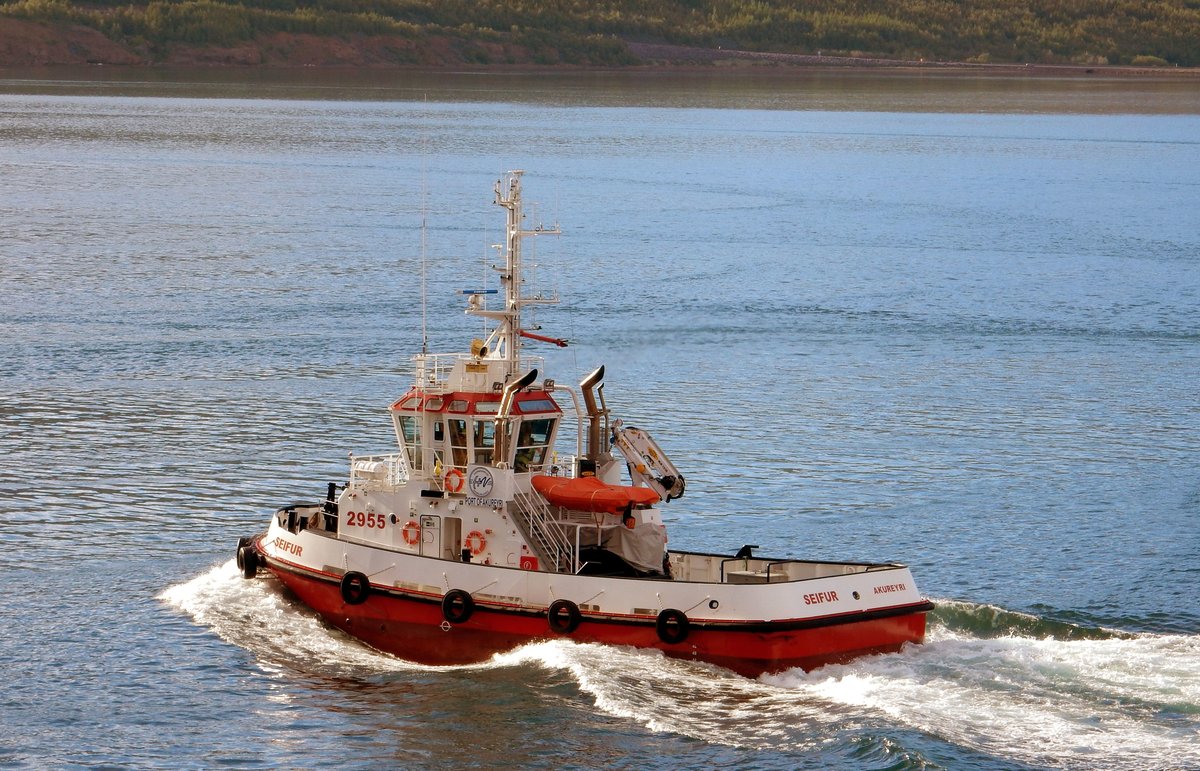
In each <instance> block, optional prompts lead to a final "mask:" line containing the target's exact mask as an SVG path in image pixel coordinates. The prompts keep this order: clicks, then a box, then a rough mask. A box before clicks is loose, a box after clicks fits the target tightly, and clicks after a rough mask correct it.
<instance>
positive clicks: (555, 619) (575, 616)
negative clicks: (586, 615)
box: [546, 600, 583, 634]
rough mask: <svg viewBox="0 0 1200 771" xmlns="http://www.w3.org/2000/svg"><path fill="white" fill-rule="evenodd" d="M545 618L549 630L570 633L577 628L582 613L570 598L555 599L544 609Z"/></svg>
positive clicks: (581, 618) (581, 619) (557, 632)
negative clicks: (548, 624)
mask: <svg viewBox="0 0 1200 771" xmlns="http://www.w3.org/2000/svg"><path fill="white" fill-rule="evenodd" d="M546 620H547V621H548V622H549V623H550V631H552V632H554V633H556V634H571V632H574V631H575V630H576V629H578V628H579V623H580V622H581V621H583V614H581V613H580V612H579V606H578V605H576V604H575V603H573V602H571V601H570V600H555V601H554V602H552V603H550V607H549V608H547V609H546Z"/></svg>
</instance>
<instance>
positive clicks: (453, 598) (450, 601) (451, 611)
mask: <svg viewBox="0 0 1200 771" xmlns="http://www.w3.org/2000/svg"><path fill="white" fill-rule="evenodd" d="M474 612H475V600H474V599H473V598H472V597H471V595H470V594H468V593H467V592H464V591H463V590H462V589H451V590H450V591H448V592H446V596H445V597H443V598H442V618H444V619H446V620H447V621H449V622H450V623H451V624H461V623H463V622H464V621H466V620H467V619H469V618H470V617H471V614H472V613H474Z"/></svg>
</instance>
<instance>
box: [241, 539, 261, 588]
mask: <svg viewBox="0 0 1200 771" xmlns="http://www.w3.org/2000/svg"><path fill="white" fill-rule="evenodd" d="M253 541H254V539H253V538H252V537H249V536H244V537H242V538H239V539H238V545H237V559H236V561H237V566H238V570H240V571H242V578H254V577H255V576H257V575H258V552H256V551H255V550H254V547H253V546H251V545H250V544H251V543H252V542H253Z"/></svg>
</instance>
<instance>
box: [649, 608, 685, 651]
mask: <svg viewBox="0 0 1200 771" xmlns="http://www.w3.org/2000/svg"><path fill="white" fill-rule="evenodd" d="M654 628H655V630H656V631H657V632H658V639H660V640H662V641H663V642H665V643H667V644H668V645H674V644H676V643H681V642H683V641H684V640H686V639H687V636H688V617H687V614H685V613H684V612H683V611H682V610H675V609H674V608H667V609H666V610H664V611H663V612H661V613H659V614H658V618H656V619H655V620H654Z"/></svg>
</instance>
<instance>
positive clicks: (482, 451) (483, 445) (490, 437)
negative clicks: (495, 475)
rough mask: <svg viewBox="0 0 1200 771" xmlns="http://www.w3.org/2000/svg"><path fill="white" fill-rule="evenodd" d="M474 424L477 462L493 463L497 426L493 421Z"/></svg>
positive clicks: (478, 421)
mask: <svg viewBox="0 0 1200 771" xmlns="http://www.w3.org/2000/svg"><path fill="white" fill-rule="evenodd" d="M474 423H475V431H474V434H475V436H474V439H475V462H476V463H491V462H492V448H493V447H495V446H496V424H495V422H494V421H491V420H476V421H474Z"/></svg>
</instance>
